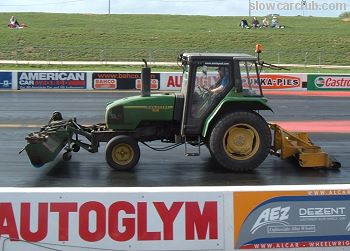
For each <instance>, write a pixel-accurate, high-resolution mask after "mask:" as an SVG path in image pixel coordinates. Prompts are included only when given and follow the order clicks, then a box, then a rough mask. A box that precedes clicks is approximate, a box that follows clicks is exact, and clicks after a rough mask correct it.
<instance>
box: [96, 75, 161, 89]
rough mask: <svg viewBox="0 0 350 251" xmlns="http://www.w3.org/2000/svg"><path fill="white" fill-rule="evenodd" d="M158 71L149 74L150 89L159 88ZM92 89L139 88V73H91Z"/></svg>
mask: <svg viewBox="0 0 350 251" xmlns="http://www.w3.org/2000/svg"><path fill="white" fill-rule="evenodd" d="M159 79H160V76H159V73H152V74H151V90H158V89H159ZM92 81H93V89H95V90H115V89H118V90H134V89H137V90H140V89H141V82H142V81H141V73H127V72H123V73H93V74H92Z"/></svg>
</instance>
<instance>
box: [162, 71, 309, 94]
mask: <svg viewBox="0 0 350 251" xmlns="http://www.w3.org/2000/svg"><path fill="white" fill-rule="evenodd" d="M217 80H218V77H217V76H215V75H208V79H207V81H208V82H209V83H208V85H209V86H210V85H213V84H214V83H215V82H216V81H217ZM250 80H251V84H255V83H256V76H250ZM203 81H204V79H197V82H199V83H202V82H203ZM242 81H243V83H242V84H243V86H248V81H247V78H245V77H243V78H242ZM260 81H261V86H262V89H264V90H281V91H286V90H302V89H303V82H306V81H307V79H306V75H305V74H304V75H303V74H261V75H260ZM160 82H161V88H160V90H169V91H179V90H180V89H181V83H182V74H181V73H161V78H160Z"/></svg>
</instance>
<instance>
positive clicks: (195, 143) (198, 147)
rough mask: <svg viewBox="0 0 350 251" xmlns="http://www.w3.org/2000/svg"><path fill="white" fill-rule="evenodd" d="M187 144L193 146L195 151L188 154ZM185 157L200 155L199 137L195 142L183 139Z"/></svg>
mask: <svg viewBox="0 0 350 251" xmlns="http://www.w3.org/2000/svg"><path fill="white" fill-rule="evenodd" d="M187 144H190V145H191V146H195V147H196V150H197V151H196V152H189V149H188V146H187ZM185 155H186V156H190V157H194V156H199V155H201V137H200V136H198V138H197V140H195V141H193V140H190V141H187V139H186V137H185Z"/></svg>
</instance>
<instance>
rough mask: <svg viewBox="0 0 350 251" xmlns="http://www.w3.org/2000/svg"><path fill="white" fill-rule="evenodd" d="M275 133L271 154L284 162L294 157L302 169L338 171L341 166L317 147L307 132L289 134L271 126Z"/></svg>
mask: <svg viewBox="0 0 350 251" xmlns="http://www.w3.org/2000/svg"><path fill="white" fill-rule="evenodd" d="M269 126H270V128H271V130H273V131H274V140H273V146H272V147H271V154H273V155H276V156H278V157H280V158H281V159H282V160H283V159H286V158H289V157H294V158H296V159H297V160H298V162H299V165H300V166H301V167H322V168H330V169H336V168H340V167H341V164H340V163H339V162H338V161H336V160H334V159H333V158H332V157H331V156H330V155H329V154H328V153H326V152H324V151H323V150H322V149H321V147H319V146H317V145H315V144H314V143H313V142H312V141H311V140H310V139H309V136H308V134H307V133H306V132H289V131H287V130H285V129H283V128H282V127H281V126H279V125H277V124H269Z"/></svg>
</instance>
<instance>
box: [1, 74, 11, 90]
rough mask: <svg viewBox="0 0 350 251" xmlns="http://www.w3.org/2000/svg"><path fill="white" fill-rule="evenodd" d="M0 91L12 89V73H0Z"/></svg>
mask: <svg viewBox="0 0 350 251" xmlns="http://www.w3.org/2000/svg"><path fill="white" fill-rule="evenodd" d="M0 89H12V72H0Z"/></svg>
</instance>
